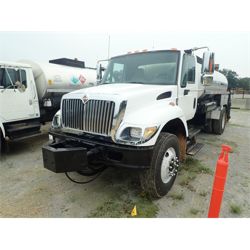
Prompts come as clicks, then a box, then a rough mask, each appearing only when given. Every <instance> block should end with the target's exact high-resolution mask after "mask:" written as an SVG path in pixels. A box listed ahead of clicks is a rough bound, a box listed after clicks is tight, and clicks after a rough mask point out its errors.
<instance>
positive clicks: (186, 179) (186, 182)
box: [179, 175, 194, 187]
mask: <svg viewBox="0 0 250 250" xmlns="http://www.w3.org/2000/svg"><path fill="white" fill-rule="evenodd" d="M193 179H194V178H191V177H190V176H189V175H183V176H181V178H179V185H180V186H182V187H184V186H187V185H189V182H190V181H191V180H193Z"/></svg>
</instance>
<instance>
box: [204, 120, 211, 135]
mask: <svg viewBox="0 0 250 250" xmlns="http://www.w3.org/2000/svg"><path fill="white" fill-rule="evenodd" d="M203 130H204V132H206V133H212V132H213V123H212V119H207V120H206V125H205V126H204V129H203Z"/></svg>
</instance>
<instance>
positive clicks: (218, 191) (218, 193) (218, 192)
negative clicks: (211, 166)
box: [208, 145, 232, 218]
mask: <svg viewBox="0 0 250 250" xmlns="http://www.w3.org/2000/svg"><path fill="white" fill-rule="evenodd" d="M231 150H232V148H231V147H230V146H228V145H222V146H221V153H220V155H219V159H218V161H217V165H216V171H215V175H214V184H213V190H212V195H211V200H210V206H209V211H208V218H218V217H219V214H220V207H221V202H222V198H223V192H224V187H225V183H226V177H227V170H228V153H229V152H230V151H231Z"/></svg>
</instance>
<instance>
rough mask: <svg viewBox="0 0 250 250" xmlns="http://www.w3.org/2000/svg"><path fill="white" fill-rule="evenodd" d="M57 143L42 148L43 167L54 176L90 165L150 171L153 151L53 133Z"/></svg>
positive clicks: (147, 148) (150, 148)
mask: <svg viewBox="0 0 250 250" xmlns="http://www.w3.org/2000/svg"><path fill="white" fill-rule="evenodd" d="M50 135H52V136H53V139H54V142H53V143H51V144H49V145H45V146H43V160H44V167H45V168H47V169H49V170H51V171H53V172H57V173H58V172H70V171H79V170H82V169H83V168H84V167H86V166H87V165H88V164H92V165H95V164H104V165H105V166H113V167H127V168H149V166H150V164H151V158H152V154H153V149H154V148H153V147H137V146H125V145H118V144H115V143H113V142H107V141H104V140H98V139H93V138H92V139H89V138H86V137H83V136H78V135H72V134H65V133H62V132H55V131H50Z"/></svg>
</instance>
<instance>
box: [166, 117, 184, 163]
mask: <svg viewBox="0 0 250 250" xmlns="http://www.w3.org/2000/svg"><path fill="white" fill-rule="evenodd" d="M161 132H167V133H171V134H174V135H176V136H177V138H178V141H179V146H180V160H181V161H184V160H185V158H186V149H187V134H186V130H185V127H184V124H183V122H182V121H181V120H180V119H178V118H176V119H174V120H171V121H169V122H168V123H167V124H165V126H164V127H163V128H162V130H161Z"/></svg>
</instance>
